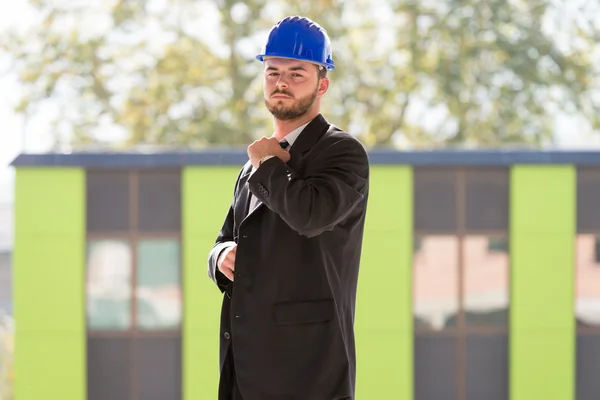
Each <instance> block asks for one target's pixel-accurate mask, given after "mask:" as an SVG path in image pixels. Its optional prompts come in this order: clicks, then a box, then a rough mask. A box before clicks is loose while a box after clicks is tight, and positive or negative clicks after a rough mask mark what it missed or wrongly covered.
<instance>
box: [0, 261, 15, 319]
mask: <svg viewBox="0 0 600 400" xmlns="http://www.w3.org/2000/svg"><path fill="white" fill-rule="evenodd" d="M12 312H13V310H12V279H11V253H9V252H2V251H0V317H1V316H2V315H4V314H9V315H12Z"/></svg>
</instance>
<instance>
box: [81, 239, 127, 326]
mask: <svg viewBox="0 0 600 400" xmlns="http://www.w3.org/2000/svg"><path fill="white" fill-rule="evenodd" d="M130 304H131V249H130V246H129V243H127V242H126V241H122V240H90V241H89V244H88V249H87V315H88V327H89V328H90V329H114V330H126V329H128V328H129V327H130V324H131V312H130Z"/></svg>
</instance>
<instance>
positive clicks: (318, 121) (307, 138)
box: [288, 114, 329, 171]
mask: <svg viewBox="0 0 600 400" xmlns="http://www.w3.org/2000/svg"><path fill="white" fill-rule="evenodd" d="M328 128H329V123H328V122H327V121H326V120H325V118H324V117H323V115H321V114H319V115H317V116H316V117H315V118H313V120H312V121H310V123H309V124H308V125H306V128H304V130H303V131H302V132H301V133H300V135H298V138H296V141H295V142H294V145H293V146H292V147H291V148H290V156H291V157H290V161H289V163H288V165H289V166H290V168H291V169H293V170H295V171H296V170H298V166H299V164H300V161H301V160H302V158H303V157H304V155H305V154H306V153H307V152H308V151H309V150H310V149H311V148H312V147H313V146H314V145H315V143H317V142H318V141H319V139H320V138H321V137H322V136H323V135H324V134H325V132H327V129H328Z"/></svg>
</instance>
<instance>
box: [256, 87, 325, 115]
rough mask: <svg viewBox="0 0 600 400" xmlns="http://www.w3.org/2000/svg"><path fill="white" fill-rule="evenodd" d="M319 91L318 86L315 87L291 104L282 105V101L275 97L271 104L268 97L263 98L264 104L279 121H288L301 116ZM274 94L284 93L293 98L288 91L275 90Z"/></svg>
mask: <svg viewBox="0 0 600 400" xmlns="http://www.w3.org/2000/svg"><path fill="white" fill-rule="evenodd" d="M318 92H319V88H318V87H317V88H316V89H315V91H314V92H313V93H311V94H309V95H306V96H304V97H302V98H300V99H298V100H297V101H295V102H294V103H293V104H292V105H291V106H288V107H286V106H284V105H283V104H282V103H279V100H277V99H275V101H274V102H273V103H272V104H271V103H269V100H268V99H265V105H266V106H267V109H268V110H269V112H270V113H271V114H272V115H273V116H274V117H275V118H277V119H278V120H280V121H289V120H292V119H296V118H298V117H301V116H303V115H304V114H306V112H307V111H308V110H309V109H310V107H311V106H312V105H313V103H314V102H315V100H316V99H317V94H318ZM274 94H284V95H286V96H290V98H291V99H292V100H293V99H294V98H293V97H292V95H291V94H290V93H287V92H283V91H281V90H275V91H274V92H273V93H272V95H274Z"/></svg>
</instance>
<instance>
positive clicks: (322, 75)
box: [317, 65, 327, 79]
mask: <svg viewBox="0 0 600 400" xmlns="http://www.w3.org/2000/svg"><path fill="white" fill-rule="evenodd" d="M317 68H318V70H319V74H318V77H319V79H323V78H325V77H327V68H325V67H323V66H321V65H317Z"/></svg>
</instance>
